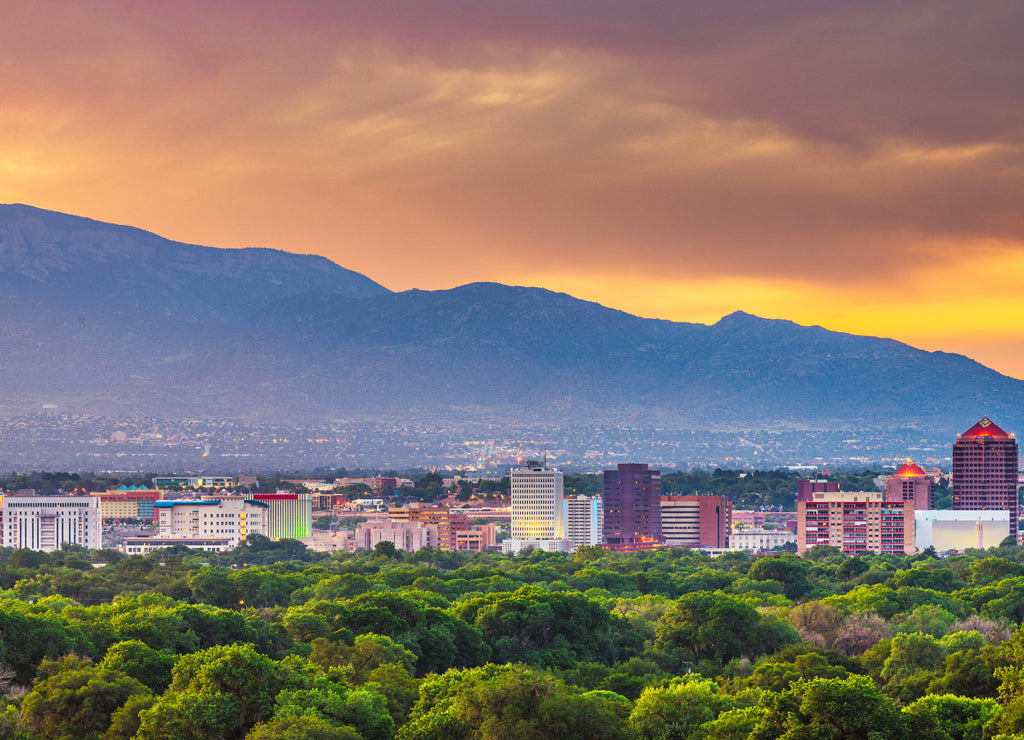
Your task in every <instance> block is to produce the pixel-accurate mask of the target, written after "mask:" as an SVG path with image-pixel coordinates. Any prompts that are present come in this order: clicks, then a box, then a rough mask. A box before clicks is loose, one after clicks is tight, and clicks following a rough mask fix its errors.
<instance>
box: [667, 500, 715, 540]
mask: <svg viewBox="0 0 1024 740" xmlns="http://www.w3.org/2000/svg"><path fill="white" fill-rule="evenodd" d="M731 530H732V503H731V502H730V501H729V499H727V498H726V497H725V496H662V497H661V534H662V536H663V537H664V538H665V544H666V545H668V546H669V547H690V548H694V549H696V548H700V547H728V546H729V532H730V531H731Z"/></svg>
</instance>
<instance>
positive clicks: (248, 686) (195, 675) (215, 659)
mask: <svg viewBox="0 0 1024 740" xmlns="http://www.w3.org/2000/svg"><path fill="white" fill-rule="evenodd" d="M282 684H283V679H282V676H281V675H280V672H279V670H278V668H277V666H276V665H275V663H274V662H273V661H272V660H270V658H267V657H266V656H265V655H260V654H259V653H257V652H256V650H255V649H254V648H253V646H252V645H226V646H216V647H212V648H208V649H206V650H202V651H200V652H198V653H193V654H191V655H185V656H183V657H182V658H181V659H179V660H178V663H177V665H175V666H174V670H173V679H172V681H171V685H170V687H169V688H168V690H167V691H166V692H165V693H164V694H163V696H161V697H160V699H159V701H157V703H156V704H155V705H154V706H153V707H152V708H151V709H148V710H146V711H145V712H143V713H142V714H141V720H142V724H141V726H140V728H139V733H138V738H139V740H165V739H167V740H169V739H170V738H210V739H211V740H213V739H214V738H242V737H244V736H245V733H246V732H247V731H248V730H249V729H250V728H251V727H252V726H253V725H255V724H257V723H259V722H263V721H265V720H267V719H269V718H270V716H271V714H272V712H273V707H274V699H275V698H276V696H277V693H278V691H279V690H280V688H281V686H282Z"/></svg>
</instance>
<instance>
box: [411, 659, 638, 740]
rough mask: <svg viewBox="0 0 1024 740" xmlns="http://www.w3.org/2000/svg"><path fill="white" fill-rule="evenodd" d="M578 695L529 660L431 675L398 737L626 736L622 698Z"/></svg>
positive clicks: (614, 739)
mask: <svg viewBox="0 0 1024 740" xmlns="http://www.w3.org/2000/svg"><path fill="white" fill-rule="evenodd" d="M606 694H607V692H590V693H588V694H578V693H574V692H573V691H571V690H570V689H569V688H568V687H566V686H565V684H563V683H562V682H561V681H559V680H557V679H555V678H554V677H552V676H551V675H550V674H547V673H543V672H540V671H537V670H535V669H533V668H530V667H528V666H525V665H504V666H495V665H487V666H484V667H483V668H475V669H469V670H465V671H458V670H451V671H447V672H446V673H444V674H440V675H434V676H430V677H428V678H427V679H426V680H425V681H424V682H423V686H422V688H421V691H420V697H421V698H420V701H419V702H417V704H416V707H415V708H414V710H413V713H412V716H411V717H410V719H409V722H408V723H407V724H405V725H404V726H403V727H401V728H400V729H399V731H398V734H397V738H398V740H470V739H472V740H507V738H517V740H520V739H521V740H549V739H550V740H556V739H557V740H562V739H563V738H587V739H588V740H625V738H626V724H625V721H624V720H623V718H622V716H621V709H622V706H623V705H622V703H621V701H619V702H616V701H610V700H609V697H608V696H607V695H606Z"/></svg>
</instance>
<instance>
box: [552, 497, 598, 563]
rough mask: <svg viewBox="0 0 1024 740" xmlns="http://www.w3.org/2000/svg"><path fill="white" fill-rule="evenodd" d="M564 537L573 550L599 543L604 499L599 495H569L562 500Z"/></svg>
mask: <svg viewBox="0 0 1024 740" xmlns="http://www.w3.org/2000/svg"><path fill="white" fill-rule="evenodd" d="M563 507H564V508H563V512H562V517H563V519H564V520H565V538H566V539H567V540H569V542H570V543H572V549H573V551H575V550H577V549H578V548H580V547H584V546H587V545H600V544H601V539H602V537H603V536H604V501H603V500H602V499H601V497H600V496H583V495H579V496H569V497H567V498H565V499H564V500H563Z"/></svg>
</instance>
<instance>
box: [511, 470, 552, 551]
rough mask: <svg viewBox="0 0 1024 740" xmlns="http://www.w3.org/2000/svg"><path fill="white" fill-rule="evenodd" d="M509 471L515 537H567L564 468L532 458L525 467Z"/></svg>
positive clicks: (538, 538)
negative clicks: (564, 509) (556, 467)
mask: <svg viewBox="0 0 1024 740" xmlns="http://www.w3.org/2000/svg"><path fill="white" fill-rule="evenodd" d="M508 475H509V481H510V483H511V488H512V539H514V540H560V539H564V538H565V523H564V520H563V519H562V499H563V498H564V496H563V493H562V491H563V479H564V476H563V474H562V471H561V470H556V469H555V468H549V467H548V466H547V465H543V464H541V463H539V462H535V461H532V460H530V461H527V462H526V464H524V465H523V467H521V468H518V469H515V470H510V471H509V474H508Z"/></svg>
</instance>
